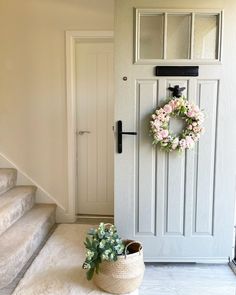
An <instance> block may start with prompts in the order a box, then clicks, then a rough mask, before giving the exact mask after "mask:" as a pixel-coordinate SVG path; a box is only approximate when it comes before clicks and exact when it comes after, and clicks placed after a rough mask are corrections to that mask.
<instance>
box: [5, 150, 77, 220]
mask: <svg viewBox="0 0 236 295" xmlns="http://www.w3.org/2000/svg"><path fill="white" fill-rule="evenodd" d="M0 168H15V169H16V170H17V185H34V186H36V187H37V191H36V203H38V204H40V203H45V204H56V205H57V210H56V222H57V223H73V222H75V220H76V218H75V216H74V215H71V214H68V212H67V211H66V209H65V208H64V206H63V205H62V204H60V203H59V202H58V201H57V200H56V199H55V198H54V197H53V196H52V195H51V194H50V193H48V192H47V191H46V190H44V189H43V188H42V186H41V185H39V184H38V183H37V182H36V181H34V180H33V179H32V178H31V177H30V176H29V175H27V173H25V172H24V171H22V169H20V168H19V167H18V166H17V165H16V164H15V163H14V162H13V161H11V160H10V159H9V158H8V157H7V156H5V155H4V154H2V153H0Z"/></svg>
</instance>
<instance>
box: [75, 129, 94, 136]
mask: <svg viewBox="0 0 236 295" xmlns="http://www.w3.org/2000/svg"><path fill="white" fill-rule="evenodd" d="M85 133H91V132H90V131H87V130H81V131H76V134H77V135H78V134H79V135H83V134H85Z"/></svg>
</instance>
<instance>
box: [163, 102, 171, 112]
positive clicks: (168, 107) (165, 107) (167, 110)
mask: <svg viewBox="0 0 236 295" xmlns="http://www.w3.org/2000/svg"><path fill="white" fill-rule="evenodd" d="M164 111H165V112H166V113H167V114H170V113H171V112H172V107H171V105H170V104H166V105H165V106H164Z"/></svg>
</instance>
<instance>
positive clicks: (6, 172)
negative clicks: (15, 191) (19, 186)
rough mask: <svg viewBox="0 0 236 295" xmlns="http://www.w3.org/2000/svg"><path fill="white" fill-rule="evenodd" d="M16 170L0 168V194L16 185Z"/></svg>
mask: <svg viewBox="0 0 236 295" xmlns="http://www.w3.org/2000/svg"><path fill="white" fill-rule="evenodd" d="M16 179H17V172H16V170H15V169H0V195H2V194H4V193H5V192H7V191H8V190H9V189H11V188H12V187H14V186H15V185H16Z"/></svg>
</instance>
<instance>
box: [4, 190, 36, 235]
mask: <svg viewBox="0 0 236 295" xmlns="http://www.w3.org/2000/svg"><path fill="white" fill-rule="evenodd" d="M35 192H36V187H34V186H15V187H14V188H12V189H10V190H9V191H7V192H6V193H4V194H3V195H1V196H0V236H1V235H2V234H3V233H4V232H5V231H6V230H7V229H8V228H9V227H10V226H11V225H12V224H13V223H15V222H16V221H17V220H18V219H19V218H20V217H21V216H23V215H24V214H25V213H26V212H27V211H29V210H30V209H31V208H32V207H33V205H34V201H35Z"/></svg>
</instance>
